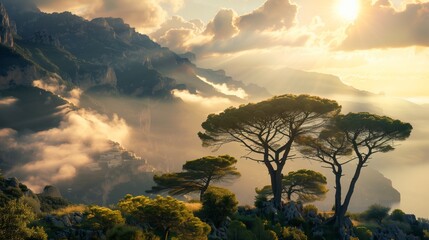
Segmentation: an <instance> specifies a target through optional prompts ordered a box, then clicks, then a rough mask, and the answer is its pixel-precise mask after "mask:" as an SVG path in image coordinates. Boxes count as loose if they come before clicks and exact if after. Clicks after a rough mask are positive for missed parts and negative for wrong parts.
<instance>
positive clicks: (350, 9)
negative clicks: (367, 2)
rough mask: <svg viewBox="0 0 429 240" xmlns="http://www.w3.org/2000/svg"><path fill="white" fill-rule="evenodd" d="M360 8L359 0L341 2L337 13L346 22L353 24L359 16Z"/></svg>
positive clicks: (343, 0) (341, 0)
mask: <svg viewBox="0 0 429 240" xmlns="http://www.w3.org/2000/svg"><path fill="white" fill-rule="evenodd" d="M359 8H360V5H359V0H340V2H339V4H338V6H337V12H338V14H339V15H340V16H341V17H342V18H343V19H344V20H347V21H350V22H352V21H354V20H356V18H357V17H358V15H359Z"/></svg>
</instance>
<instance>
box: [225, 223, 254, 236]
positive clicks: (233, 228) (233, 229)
mask: <svg viewBox="0 0 429 240" xmlns="http://www.w3.org/2000/svg"><path fill="white" fill-rule="evenodd" d="M227 236H228V239H230V240H256V236H255V235H254V234H253V233H252V232H251V231H250V230H248V229H247V228H246V225H245V224H244V223H242V222H240V221H237V220H234V221H232V222H231V224H230V225H229V227H228V232H227Z"/></svg>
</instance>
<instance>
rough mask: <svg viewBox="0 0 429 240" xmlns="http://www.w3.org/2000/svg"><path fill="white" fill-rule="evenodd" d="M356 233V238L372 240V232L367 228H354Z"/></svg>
mask: <svg viewBox="0 0 429 240" xmlns="http://www.w3.org/2000/svg"><path fill="white" fill-rule="evenodd" d="M354 232H355V234H356V237H358V238H359V240H371V239H372V232H371V230H369V229H368V228H366V227H363V226H358V227H355V228H354Z"/></svg>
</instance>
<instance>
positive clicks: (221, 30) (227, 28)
mask: <svg viewBox="0 0 429 240" xmlns="http://www.w3.org/2000/svg"><path fill="white" fill-rule="evenodd" d="M236 18H237V13H235V12H234V11H233V10H231V9H222V10H220V11H219V12H218V13H217V14H216V16H215V17H214V19H213V20H212V21H211V22H209V24H207V27H206V30H205V32H204V33H205V34H209V35H213V38H214V39H215V40H218V39H227V38H231V37H232V36H234V35H235V34H237V33H238V32H239V29H238V27H237V26H235V20H236Z"/></svg>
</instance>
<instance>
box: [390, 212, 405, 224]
mask: <svg viewBox="0 0 429 240" xmlns="http://www.w3.org/2000/svg"><path fill="white" fill-rule="evenodd" d="M404 216H405V213H404V212H403V211H402V210H401V209H395V210H393V211H392V213H391V214H390V219H392V220H393V221H398V222H402V221H403V220H404Z"/></svg>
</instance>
